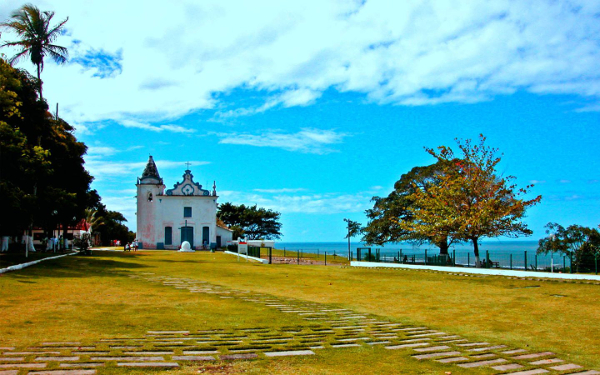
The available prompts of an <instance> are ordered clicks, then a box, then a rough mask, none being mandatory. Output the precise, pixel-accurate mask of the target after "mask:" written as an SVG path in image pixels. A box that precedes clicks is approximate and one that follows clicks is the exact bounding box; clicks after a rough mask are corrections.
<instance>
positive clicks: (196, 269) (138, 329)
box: [0, 251, 600, 374]
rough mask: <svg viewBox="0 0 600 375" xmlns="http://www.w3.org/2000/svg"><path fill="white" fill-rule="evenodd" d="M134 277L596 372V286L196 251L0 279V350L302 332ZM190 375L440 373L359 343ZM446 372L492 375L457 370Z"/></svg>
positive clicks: (57, 264)
mask: <svg viewBox="0 0 600 375" xmlns="http://www.w3.org/2000/svg"><path fill="white" fill-rule="evenodd" d="M143 273H153V274H154V275H156V276H166V277H174V278H185V279H188V280H198V281H202V282H208V283H210V284H211V285H216V286H224V287H228V288H233V289H236V290H241V291H250V292H252V293H265V294H268V295H272V296H274V297H277V298H281V299H285V298H292V299H294V300H297V301H304V302H306V303H317V304H323V306H336V307H340V308H346V309H350V310H353V311H355V312H358V313H362V314H371V315H372V316H376V317H381V318H382V319H386V320H388V321H395V322H401V323H405V324H411V325H417V326H419V325H424V326H427V327H429V328H433V329H437V330H443V331H444V332H447V333H450V334H457V335H461V336H462V337H465V338H468V339H469V340H475V341H476V340H482V341H487V342H490V343H491V344H504V345H508V346H511V347H518V348H525V349H527V350H531V351H552V352H555V353H556V354H557V355H559V356H560V357H561V358H563V359H565V360H568V361H573V362H574V363H577V364H580V365H583V366H586V367H587V368H593V369H600V325H599V324H598V322H600V286H599V285H589V284H579V283H571V282H566V283H565V282H556V281H536V280H511V279H506V278H502V277H494V276H487V277H464V276H454V275H448V274H441V273H430V272H424V271H412V270H411V271H408V270H374V269H354V268H349V267H340V266H331V267H329V266H328V267H324V266H297V265H261V264H258V263H252V262H246V261H244V260H241V261H237V259H236V257H234V256H230V255H225V254H222V253H214V254H213V253H206V252H197V253H187V254H184V253H176V252H161V251H138V252H137V253H130V252H126V253H125V252H94V255H93V256H85V257H84V256H69V257H66V258H62V259H59V260H50V261H47V262H43V263H41V264H39V265H36V266H33V267H31V268H28V269H25V270H22V271H18V272H11V273H8V274H3V275H1V276H0V295H1V298H0V312H1V313H0V314H1V316H2V319H0V346H15V347H26V346H33V345H36V344H39V343H40V342H43V341H81V342H91V341H97V340H100V339H103V338H105V339H106V338H113V337H121V336H128V337H138V336H140V335H143V334H144V333H145V332H146V331H151V330H182V329H185V330H202V329H206V328H207V327H210V328H211V329H217V328H223V329H242V328H248V327H269V329H272V330H278V329H281V328H282V327H287V326H294V327H300V328H303V327H308V326H309V325H310V322H307V321H306V320H304V319H301V318H300V317H298V316H297V315H293V314H282V313H281V312H279V311H277V310H275V309H273V308H269V307H266V306H264V305H260V304H254V303H247V302H241V301H239V300H236V299H223V298H217V297H215V296H213V295H211V294H203V293H196V294H190V293H189V291H187V290H181V289H176V288H174V287H166V286H164V285H161V284H158V283H152V282H147V281H144V280H141V279H134V278H131V277H129V276H130V275H140V274H143ZM199 367H203V368H204V370H206V371H209V372H210V371H213V372H218V373H221V372H229V373H236V372H250V373H264V372H271V373H306V374H309V373H332V374H333V373H350V372H354V373H358V374H362V373H381V374H384V373H394V372H400V373H424V374H425V373H438V374H439V373H444V372H445V371H448V369H449V366H448V365H442V364H439V363H436V362H434V361H423V362H420V361H416V360H414V359H412V358H410V356H409V355H408V354H407V352H406V351H402V350H400V351H395V350H385V349H383V348H381V347H365V346H362V347H356V348H347V349H335V350H334V349H326V350H321V351H318V352H317V355H315V356H310V357H286V358H279V359H276V360H271V359H257V360H251V361H236V362H219V363H213V364H210V365H195V366H189V367H184V368H182V369H180V370H177V371H175V372H180V373H196V372H197V369H198V368H199ZM452 369H453V370H452ZM459 370H460V371H459ZM112 371H116V369H109V368H106V369H104V370H102V369H101V370H99V373H111V372H112ZM120 371H121V372H119V373H129V372H131V373H136V371H134V370H122V369H120ZM450 371H454V373H461V374H462V373H465V374H468V373H492V372H493V371H491V370H490V369H486V368H484V369H480V370H470V369H462V368H460V369H459V368H458V367H451V370H450ZM146 372H147V370H144V371H141V372H140V371H138V372H137V373H146Z"/></svg>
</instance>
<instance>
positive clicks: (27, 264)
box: [0, 253, 77, 273]
mask: <svg viewBox="0 0 600 375" xmlns="http://www.w3.org/2000/svg"><path fill="white" fill-rule="evenodd" d="M73 254H77V253H70V254H64V255H57V256H55V257H48V258H44V259H38V260H34V261H32V262H27V263H21V264H15V265H14V266H10V267H6V268H1V269H0V273H5V272H10V271H17V270H22V269H23V268H26V267H29V266H33V265H34V264H38V263H40V262H43V261H45V260H50V259H58V258H62V257H66V256H69V255H73Z"/></svg>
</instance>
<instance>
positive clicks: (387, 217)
mask: <svg viewBox="0 0 600 375" xmlns="http://www.w3.org/2000/svg"><path fill="white" fill-rule="evenodd" d="M444 170H445V166H444V164H443V163H442V162H437V163H435V164H432V165H428V166H425V167H414V168H413V169H411V170H410V171H409V172H408V173H406V174H403V175H402V176H401V177H400V179H399V180H398V181H396V183H395V184H394V190H393V191H392V192H391V193H390V194H389V195H388V196H387V197H383V198H382V197H373V199H372V202H374V204H373V208H371V209H368V210H367V211H366V214H367V217H368V218H369V219H370V221H369V223H368V224H367V225H366V226H365V227H364V228H363V233H364V237H363V241H365V242H366V243H369V244H376V245H383V244H385V243H387V242H403V241H408V242H413V243H418V244H421V243H423V242H429V243H432V244H434V245H435V246H437V247H439V248H440V255H448V249H449V247H450V245H451V244H452V243H453V242H455V241H456V239H455V238H453V237H452V233H451V229H452V228H450V227H446V228H445V230H443V229H444V228H441V227H440V231H439V232H438V233H436V236H434V237H431V236H428V235H424V234H423V233H420V232H415V231H411V230H408V229H406V227H405V225H403V223H407V222H408V223H409V222H411V221H413V220H414V215H413V212H412V211H411V210H410V207H412V206H416V205H418V204H419V201H418V200H414V199H413V196H412V195H413V194H414V193H415V191H416V190H421V191H422V192H423V193H424V194H429V190H430V188H431V187H432V186H436V185H437V184H439V182H440V179H441V176H442V175H443V174H444Z"/></svg>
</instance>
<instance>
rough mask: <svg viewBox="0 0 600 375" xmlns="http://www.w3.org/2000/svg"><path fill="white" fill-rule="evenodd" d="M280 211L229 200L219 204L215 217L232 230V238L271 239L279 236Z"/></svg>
mask: <svg viewBox="0 0 600 375" xmlns="http://www.w3.org/2000/svg"><path fill="white" fill-rule="evenodd" d="M280 215H281V214H280V213H279V212H276V211H273V210H269V209H266V208H262V207H257V206H256V205H254V206H246V205H243V204H241V205H235V204H232V203H229V202H226V203H223V204H220V205H219V208H218V210H217V217H218V218H219V219H220V220H222V221H223V222H224V223H225V224H226V225H227V226H229V229H231V230H233V239H234V240H235V239H237V238H241V237H245V238H247V239H249V240H259V239H261V240H272V239H279V238H281V232H280V231H281V223H280V222H279V217H280Z"/></svg>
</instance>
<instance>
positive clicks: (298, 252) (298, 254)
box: [296, 250, 300, 264]
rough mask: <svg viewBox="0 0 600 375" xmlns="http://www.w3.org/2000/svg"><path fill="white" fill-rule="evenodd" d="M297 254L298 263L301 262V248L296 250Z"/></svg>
mask: <svg viewBox="0 0 600 375" xmlns="http://www.w3.org/2000/svg"><path fill="white" fill-rule="evenodd" d="M296 256H297V257H298V263H297V264H300V250H298V251H297V252H296Z"/></svg>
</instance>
